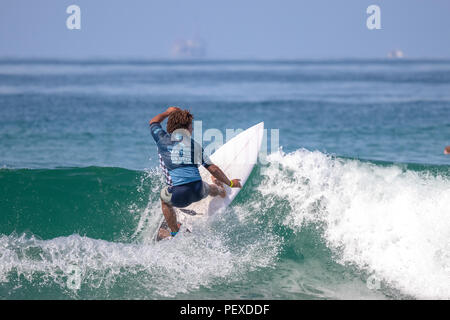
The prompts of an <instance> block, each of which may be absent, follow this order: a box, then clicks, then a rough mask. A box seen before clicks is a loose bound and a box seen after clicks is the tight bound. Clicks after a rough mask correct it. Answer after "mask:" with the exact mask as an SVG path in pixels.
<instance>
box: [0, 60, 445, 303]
mask: <svg viewBox="0 0 450 320" xmlns="http://www.w3.org/2000/svg"><path fill="white" fill-rule="evenodd" d="M169 105H178V106H181V107H185V108H189V109H190V110H191V111H192V112H193V114H194V116H195V120H201V121H202V126H203V130H207V129H209V128H217V129H219V130H221V131H222V132H224V133H225V130H226V129H236V128H247V127H249V126H251V125H253V124H255V123H257V122H260V121H264V122H265V127H266V128H268V129H279V145H280V147H281V149H280V150H270V151H272V152H273V154H272V155H270V156H269V158H268V161H267V163H261V164H258V165H257V166H256V167H255V170H254V171H253V172H252V175H251V177H250V179H249V181H248V183H247V184H246V185H245V187H244V188H243V190H242V192H241V193H240V194H239V196H238V197H237V198H236V199H235V201H234V202H233V204H232V206H231V207H230V208H229V209H228V210H227V211H226V212H223V213H221V214H217V215H215V216H213V217H211V218H209V219H208V220H207V221H204V222H202V224H201V225H199V226H198V229H197V231H196V232H195V233H193V234H181V235H180V236H177V237H176V238H175V239H173V240H171V241H165V242H162V243H157V244H155V243H153V241H152V239H153V235H154V232H155V229H156V226H157V224H158V221H159V219H160V218H161V212H160V204H159V200H158V194H159V190H160V188H161V187H162V186H163V178H162V176H161V175H160V173H159V172H158V171H157V170H155V169H156V168H157V155H156V147H155V145H154V143H153V141H152V139H151V137H150V134H149V130H148V126H147V123H148V120H149V119H150V118H151V117H153V116H154V115H155V114H156V113H159V112H161V111H163V110H165V109H166V108H167V107H168V106H169ZM0 110H1V112H2V116H1V117H0V168H2V169H0V212H1V214H0V297H1V298H2V299H17V298H21V299H22V298H24V299H41V298H50V299H174V298H175V299H181V298H185V299H206V298H222V299H239V298H246V299H260V298H262V299H264V298H270V299H348V298H350V299H410V298H413V299H426V298H437V299H449V298H450V242H449V240H448V239H450V211H449V209H448V203H450V165H449V163H450V157H449V156H445V155H444V154H443V149H444V147H445V146H446V145H450V61H445V60H443V61H437V60H433V61H428V60H420V61H419V60H417V61H416V60H402V61H387V60H386V61H383V60H377V61H369V60H367V61H366V60H339V61H137V60H132V61H125V60H89V61H65V60H1V61H0ZM204 143H205V144H206V145H207V144H208V142H204ZM269 149H270V148H269ZM74 274H76V275H77V279H79V280H80V282H79V283H78V284H77V285H75V287H74V286H73V285H71V282H70V281H71V279H73V277H74Z"/></svg>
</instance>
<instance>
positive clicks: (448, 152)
mask: <svg viewBox="0 0 450 320" xmlns="http://www.w3.org/2000/svg"><path fill="white" fill-rule="evenodd" d="M444 154H450V146H446V147H445V149H444Z"/></svg>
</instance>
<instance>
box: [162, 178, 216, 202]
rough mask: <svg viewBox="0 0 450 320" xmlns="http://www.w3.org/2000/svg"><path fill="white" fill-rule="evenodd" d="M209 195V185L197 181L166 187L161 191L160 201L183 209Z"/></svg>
mask: <svg viewBox="0 0 450 320" xmlns="http://www.w3.org/2000/svg"><path fill="white" fill-rule="evenodd" d="M208 195H209V184H207V183H206V182H203V181H202V180H197V181H193V182H189V183H186V184H182V185H179V186H167V187H165V188H163V189H162V190H161V200H162V201H164V202H165V203H167V204H169V205H171V206H174V207H177V208H184V207H187V206H188V205H190V204H191V203H194V202H197V201H200V200H202V199H204V198H206V197H207V196H208Z"/></svg>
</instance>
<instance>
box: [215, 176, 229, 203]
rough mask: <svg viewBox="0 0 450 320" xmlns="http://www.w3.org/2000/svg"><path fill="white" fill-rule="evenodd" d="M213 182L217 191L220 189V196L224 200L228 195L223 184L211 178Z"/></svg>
mask: <svg viewBox="0 0 450 320" xmlns="http://www.w3.org/2000/svg"><path fill="white" fill-rule="evenodd" d="M211 180H212V182H213V183H214V184H215V185H216V186H217V189H218V190H217V191H218V192H219V196H221V197H222V198H225V196H226V195H227V191H226V190H225V188H224V187H223V183H222V182H220V181H219V180H217V179H216V178H214V177H211Z"/></svg>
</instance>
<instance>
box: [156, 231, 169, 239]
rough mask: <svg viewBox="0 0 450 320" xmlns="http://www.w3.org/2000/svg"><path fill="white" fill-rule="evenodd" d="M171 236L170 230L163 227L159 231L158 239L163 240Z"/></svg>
mask: <svg viewBox="0 0 450 320" xmlns="http://www.w3.org/2000/svg"><path fill="white" fill-rule="evenodd" d="M170 236H171V235H170V232H169V230H167V229H163V228H160V229H159V231H158V239H160V240H162V239H165V238H168V237H170Z"/></svg>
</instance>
